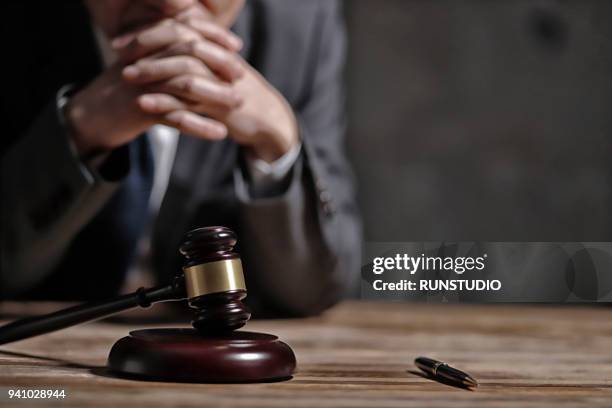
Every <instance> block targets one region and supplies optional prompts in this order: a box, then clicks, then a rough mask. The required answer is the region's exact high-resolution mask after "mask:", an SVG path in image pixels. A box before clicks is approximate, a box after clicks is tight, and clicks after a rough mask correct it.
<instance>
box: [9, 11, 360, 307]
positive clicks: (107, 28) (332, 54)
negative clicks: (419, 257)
mask: <svg viewBox="0 0 612 408" xmlns="http://www.w3.org/2000/svg"><path fill="white" fill-rule="evenodd" d="M7 3H9V4H8V5H3V7H4V8H6V9H7V10H4V11H3V15H11V16H12V18H11V20H10V21H9V22H7V25H8V26H9V27H8V28H7V27H4V29H8V30H9V31H10V32H11V35H12V38H15V39H16V40H15V42H16V44H15V42H13V44H12V45H11V46H9V47H8V50H7V52H8V53H10V54H11V55H13V56H14V57H15V60H14V61H16V64H14V66H11V68H10V69H11V70H12V72H11V78H14V79H15V81H13V82H12V83H10V84H7V87H6V88H7V89H6V92H5V93H4V95H3V99H4V102H5V104H6V105H7V107H6V108H5V110H4V111H5V112H8V111H10V112H11V115H10V117H7V119H6V121H5V123H6V127H7V128H6V129H5V132H6V134H7V135H8V136H7V137H5V138H4V140H3V143H2V168H1V173H0V177H1V182H2V183H1V188H2V213H1V215H2V220H1V221H2V243H1V244H2V254H1V255H2V258H1V264H0V265H1V270H0V285H1V286H0V289H1V292H0V295H1V296H2V297H5V298H6V297H17V298H45V299H99V298H104V297H107V296H110V295H112V294H114V293H116V292H117V291H118V290H119V289H120V287H121V285H122V284H123V282H124V280H125V276H126V274H127V273H128V271H129V270H134V269H138V268H142V265H148V268H150V270H151V271H152V272H153V273H154V274H155V276H156V277H157V279H158V280H160V281H168V280H169V279H170V277H171V276H173V275H174V274H176V273H177V271H179V270H180V264H181V260H180V257H179V255H178V254H177V248H178V245H179V243H180V241H181V238H182V235H183V234H184V233H185V232H186V231H187V230H189V229H192V228H194V227H199V226H205V225H226V226H229V227H230V228H232V229H234V230H236V232H237V233H238V235H239V238H240V247H239V251H240V252H241V254H242V258H243V261H244V263H245V272H246V278H247V285H248V287H249V301H250V305H251V306H252V307H253V308H254V309H255V310H260V311H261V310H264V311H268V312H272V313H284V314H291V315H307V314H312V313H317V312H320V311H321V310H323V309H325V308H326V307H329V306H330V305H331V304H333V303H334V302H336V301H337V300H338V299H339V298H340V297H341V296H342V295H343V294H344V292H345V291H346V290H347V289H348V288H351V287H352V286H353V285H354V283H355V282H356V281H357V277H358V270H359V262H360V259H359V246H360V238H361V235H360V224H359V219H358V214H357V209H356V205H355V200H354V190H353V184H352V180H351V176H350V171H349V167H348V164H347V162H346V159H345V156H344V152H343V147H342V136H343V130H344V117H343V110H342V102H343V99H342V78H341V75H342V65H343V57H344V35H343V29H342V24H341V17H340V10H339V5H338V3H337V2H336V1H331V0H311V1H308V2H304V1H299V0H295V1H286V0H283V1H281V0H257V1H255V0H254V1H249V2H247V3H246V4H243V2H242V1H240V0H218V1H213V0H201V1H200V2H198V1H196V0H138V1H127V0H106V1H93V0H89V1H86V2H85V3H86V5H85V6H86V7H85V6H84V5H83V4H81V3H80V2H77V1H68V2H62V3H61V4H47V2H41V3H40V4H38V5H37V8H36V10H34V11H32V8H31V7H27V6H22V5H19V4H14V3H15V2H7ZM88 16H90V17H91V19H89V18H88ZM24 22H27V24H25V23H24ZM92 23H93V24H92ZM92 26H93V29H92ZM230 26H232V29H233V31H234V32H235V33H236V34H232V33H230V32H229V31H228V30H226V27H230ZM4 34H7V33H4ZM9 97H10V98H12V99H10V100H9V99H8V98H9ZM15 102H17V103H15ZM9 105H10V108H9V107H8V106H9ZM159 124H163V125H166V126H160V125H159ZM179 132H180V136H179V135H178V134H179ZM187 135H189V136H187Z"/></svg>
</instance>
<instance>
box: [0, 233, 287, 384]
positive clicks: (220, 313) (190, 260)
mask: <svg viewBox="0 0 612 408" xmlns="http://www.w3.org/2000/svg"><path fill="white" fill-rule="evenodd" d="M236 242H237V238H236V234H235V233H234V232H232V231H231V230H229V229H228V228H225V227H207V228H199V229H196V230H193V231H191V232H188V233H187V234H186V235H185V238H184V240H183V243H182V244H181V246H180V249H179V250H180V253H181V254H182V255H183V256H184V258H185V259H184V264H183V268H182V272H181V273H180V274H178V275H177V276H176V277H175V278H174V280H173V281H172V283H170V284H169V285H166V286H159V287H155V288H150V289H144V288H141V289H138V290H137V291H136V292H134V293H131V294H128V295H124V296H120V297H117V298H115V299H112V300H109V301H106V302H100V303H90V304H84V305H80V306H75V307H71V308H68V309H64V310H60V311H58V312H55V313H51V314H48V315H44V316H40V317H32V318H26V319H22V320H17V321H15V322H13V323H9V324H7V325H6V326H3V327H0V344H6V343H10V342H14V341H17V340H22V339H26V338H29V337H33V336H37V335H40V334H45V333H49V332H52V331H56V330H60V329H63V328H66V327H69V326H74V325H76V324H79V323H85V322H88V321H92V320H96V319H100V318H103V317H107V316H110V315H113V314H116V313H119V312H122V311H124V310H128V309H131V308H135V307H148V306H150V305H152V304H153V303H158V302H169V301H180V300H187V301H188V303H189V306H190V307H191V309H193V311H194V318H193V320H192V322H191V324H192V326H193V328H192V329H180V328H174V329H164V328H161V329H147V330H137V331H133V332H131V333H130V335H129V336H126V337H123V338H121V339H119V340H118V341H117V342H115V344H114V345H113V347H112V349H111V351H110V353H109V356H108V362H107V368H108V370H109V372H110V373H112V374H115V375H117V376H119V377H128V378H132V379H144V380H156V381H173V382H260V381H278V380H283V379H288V378H290V377H291V375H292V374H293V372H294V370H295V366H296V360H295V354H294V353H293V350H291V347H289V346H288V345H287V344H285V343H283V342H282V341H280V340H279V339H278V337H276V336H273V335H270V334H265V333H253V332H247V331H237V329H239V328H241V327H243V326H244V325H245V324H246V322H247V321H248V320H249V319H250V317H251V313H250V312H249V310H248V308H247V307H246V306H245V304H244V303H243V302H242V301H243V300H244V298H245V297H246V295H247V292H246V285H245V281H244V274H243V271H242V263H241V260H240V256H239V255H238V254H237V253H236V252H234V247H235V245H236Z"/></svg>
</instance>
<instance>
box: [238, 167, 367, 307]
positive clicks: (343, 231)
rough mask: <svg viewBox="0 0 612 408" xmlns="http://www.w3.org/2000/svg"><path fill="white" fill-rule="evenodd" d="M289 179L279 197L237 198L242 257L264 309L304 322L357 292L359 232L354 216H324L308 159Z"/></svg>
mask: <svg viewBox="0 0 612 408" xmlns="http://www.w3.org/2000/svg"><path fill="white" fill-rule="evenodd" d="M291 177H292V180H291V183H290V185H289V188H288V190H287V191H286V192H285V193H284V194H283V195H281V196H278V197H274V198H266V199H256V200H252V199H250V198H249V197H246V196H244V195H243V196H239V199H240V228H241V232H242V237H241V242H242V243H243V244H242V247H241V251H242V255H243V260H244V261H245V263H246V268H247V271H248V272H247V273H248V276H249V278H250V280H251V282H253V283H254V285H255V286H256V289H257V295H258V298H259V301H260V303H263V305H262V309H271V310H283V311H286V312H288V313H289V314H291V315H297V316H305V315H312V314H317V313H319V312H321V311H323V310H325V309H327V308H328V307H330V306H331V305H333V304H334V303H336V302H337V301H338V300H339V299H341V298H342V297H343V296H344V295H346V293H347V291H348V290H350V289H351V288H353V287H354V284H355V283H356V277H357V276H358V275H357V273H356V271H357V270H358V263H359V248H360V231H359V222H358V220H357V218H354V217H352V216H351V215H350V214H345V213H337V214H334V215H329V214H326V213H325V210H324V209H323V207H324V205H325V203H322V202H321V200H320V197H319V196H318V194H317V191H316V188H315V186H314V179H313V176H312V173H311V171H310V169H309V168H305V163H304V158H301V159H300V160H299V161H298V162H297V163H296V164H295V166H294V169H293V174H292V176H291ZM236 179H237V181H238V182H239V183H240V182H242V181H241V178H240V177H236ZM238 187H239V188H238V190H239V191H240V190H242V191H244V189H241V188H240V186H238Z"/></svg>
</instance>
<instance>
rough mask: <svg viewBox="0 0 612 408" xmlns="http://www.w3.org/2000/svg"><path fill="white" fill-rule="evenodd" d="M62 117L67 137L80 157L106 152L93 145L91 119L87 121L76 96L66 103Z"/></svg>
mask: <svg viewBox="0 0 612 408" xmlns="http://www.w3.org/2000/svg"><path fill="white" fill-rule="evenodd" d="M63 115H64V121H65V124H66V127H67V130H68V137H69V138H70V140H71V141H72V143H73V145H74V147H75V149H76V151H77V153H78V154H79V156H80V157H91V156H93V155H96V154H97V153H100V152H104V151H106V150H108V149H104V148H103V147H102V146H99V145H98V144H97V143H95V135H94V133H93V132H92V130H91V128H90V123H91V119H90V118H89V120H88V118H87V116H88V115H87V114H86V109H85V108H84V107H83V105H82V103H81V102H80V100H79V95H78V94H77V95H75V96H74V97H72V98H70V99H69V100H68V101H67V102H66V104H65V106H64V109H63Z"/></svg>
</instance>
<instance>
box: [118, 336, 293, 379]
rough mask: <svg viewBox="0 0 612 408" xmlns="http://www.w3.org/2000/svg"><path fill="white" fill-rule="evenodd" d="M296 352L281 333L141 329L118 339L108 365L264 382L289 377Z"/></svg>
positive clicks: (130, 372)
mask: <svg viewBox="0 0 612 408" xmlns="http://www.w3.org/2000/svg"><path fill="white" fill-rule="evenodd" d="M295 364H296V363H295V355H294V354H293V350H291V348H290V347H289V346H288V345H287V344H285V343H283V342H282V341H280V340H279V339H278V337H276V336H273V335H270V334H264V333H253V332H243V331H235V332H230V333H227V334H222V335H204V334H202V333H199V332H198V331H196V330H194V329H153V330H137V331H133V332H131V333H130V335H129V336H127V337H124V338H122V339H120V340H118V341H117V342H116V343H115V344H114V345H113V348H112V349H111V351H110V354H109V356H108V368H109V369H110V370H111V371H112V372H114V373H115V374H118V375H119V376H126V377H131V378H137V379H143V380H157V381H171V382H199V383H202V382H224V383H233V382H266V381H279V380H284V379H288V378H290V377H291V375H292V374H293V372H294V370H295Z"/></svg>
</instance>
